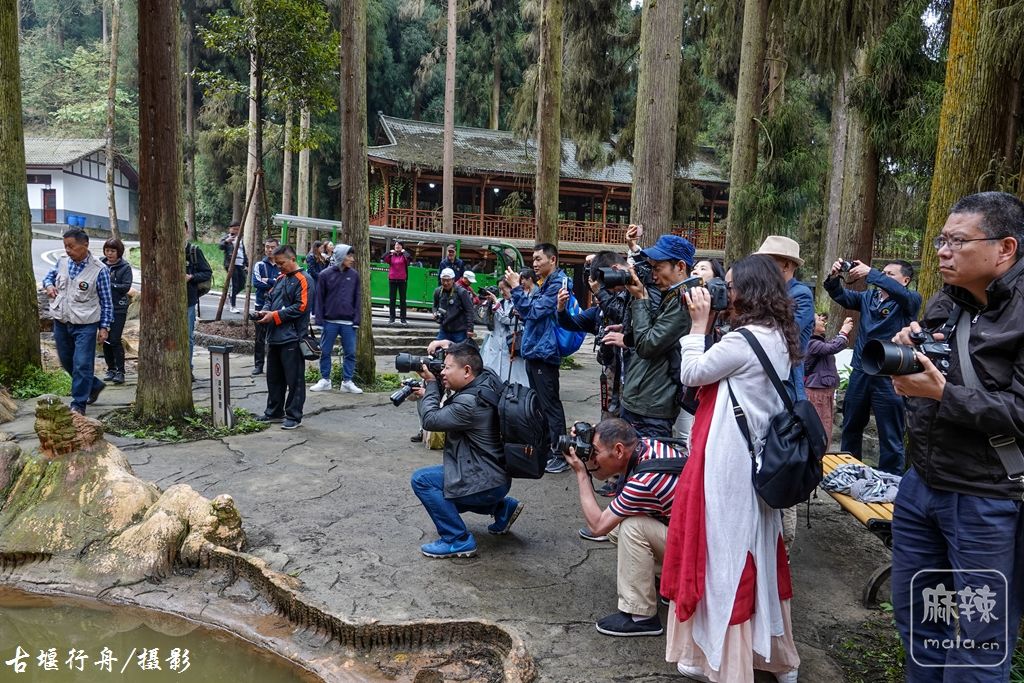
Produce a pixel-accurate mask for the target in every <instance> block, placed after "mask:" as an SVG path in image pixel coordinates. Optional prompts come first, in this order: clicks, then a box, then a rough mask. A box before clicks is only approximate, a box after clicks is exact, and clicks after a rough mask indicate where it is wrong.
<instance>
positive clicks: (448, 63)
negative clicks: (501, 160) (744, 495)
mask: <svg viewBox="0 0 1024 683" xmlns="http://www.w3.org/2000/svg"><path fill="white" fill-rule="evenodd" d="M455 27H456V0H448V44H447V45H446V46H445V61H444V154H443V157H444V158H443V159H442V173H441V175H442V180H441V212H442V214H443V215H442V219H441V229H442V230H443V231H444V233H445V234H446V235H451V234H452V233H453V232H454V228H455V226H454V223H455Z"/></svg>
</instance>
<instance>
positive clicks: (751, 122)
mask: <svg viewBox="0 0 1024 683" xmlns="http://www.w3.org/2000/svg"><path fill="white" fill-rule="evenodd" d="M767 33H768V0H744V8H743V38H742V47H741V50H740V73H739V81H738V83H737V89H736V119H735V124H734V131H733V139H732V169H731V172H730V175H729V196H730V197H732V198H734V199H735V198H736V196H737V195H738V194H740V193H741V192H742V191H743V190H744V189H745V188H746V187H747V185H749V184H750V183H751V182H752V181H753V180H754V174H755V173H756V172H757V151H758V136H757V126H758V124H757V120H756V119H757V117H758V116H759V115H760V112H761V98H762V90H763V87H762V86H763V84H764V56H765V50H766V43H767ZM734 204H736V202H734ZM738 213H739V212H738V211H734V210H732V207H730V211H729V227H728V228H727V231H726V236H725V259H726V262H727V263H732V262H733V261H736V260H739V259H741V258H743V257H744V256H746V255H747V254H749V253H751V252H752V251H754V249H756V248H757V247H758V245H757V244H755V241H756V240H757V239H758V237H759V235H752V234H751V233H750V232H749V231H748V230H747V226H746V225H744V217H743V216H742V215H737V214H738Z"/></svg>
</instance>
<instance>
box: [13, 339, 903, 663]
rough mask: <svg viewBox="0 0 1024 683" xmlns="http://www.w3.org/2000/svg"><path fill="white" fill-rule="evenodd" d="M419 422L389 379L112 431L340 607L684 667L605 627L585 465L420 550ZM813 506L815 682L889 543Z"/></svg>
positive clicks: (570, 380)
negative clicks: (496, 627)
mask: <svg viewBox="0 0 1024 683" xmlns="http://www.w3.org/2000/svg"><path fill="white" fill-rule="evenodd" d="M196 351H197V354H196V359H197V363H196V374H197V376H199V377H200V378H204V377H207V376H208V359H207V358H206V355H207V354H206V353H205V351H204V350H201V349H199V348H197V349H196ZM577 359H578V360H580V361H581V363H582V364H583V368H581V369H577V370H574V371H569V372H563V373H562V395H563V399H564V402H565V407H566V410H565V412H566V417H567V419H568V420H569V421H570V423H571V422H572V421H575V420H577V419H587V420H596V419H597V417H598V414H599V409H598V405H597V401H598V386H597V374H598V373H597V364H596V362H595V361H594V360H593V356H592V355H591V354H588V353H587V352H586V345H585V349H584V350H583V351H581V353H579V354H577ZM392 360H393V359H392V358H383V357H381V358H378V368H379V369H380V370H382V371H393V364H392ZM251 367H252V365H251V359H249V358H246V357H243V356H233V357H232V371H233V373H234V374H235V376H236V377H235V379H234V380H233V388H232V395H233V400H234V402H235V405H240V406H242V407H245V408H247V409H249V410H252V411H253V412H256V413H260V412H262V409H263V406H264V402H265V397H266V392H265V379H264V377H257V378H250V377H249V370H250V369H251ZM134 386H135V378H134V377H133V376H129V378H128V383H127V384H125V385H123V386H121V387H113V386H112V387H110V388H108V389H107V390H106V391H105V392H104V393H103V394H102V395H101V397H100V400H99V402H98V404H97V405H96V406H92V407H90V411H89V412H90V415H93V416H96V415H99V414H101V413H102V412H104V411H105V410H109V409H112V408H114V407H117V406H121V405H126V404H127V403H128V402H130V401H131V400H132V399H133V396H134ZM195 386H196V392H195V395H196V403H197V405H208V401H209V381H208V380H204V379H201V380H200V381H199V382H197V384H196V385H195ZM33 405H34V404H33V403H32V402H26V403H24V404H23V405H22V406H21V408H20V411H19V417H18V419H17V420H16V421H15V422H14V423H10V424H8V425H5V427H4V428H5V429H7V430H8V431H11V432H12V433H14V434H16V438H18V440H19V441H21V442H22V444H23V446H25V445H28V446H32V445H33V444H32V442H33V441H34V434H33V433H32V414H31V413H32V408H33ZM417 428H418V421H417V418H416V413H415V404H414V403H412V402H406V403H405V404H404V405H402V406H401V407H398V408H395V407H393V406H392V405H391V404H390V402H389V401H388V397H387V394H363V395H358V396H354V395H350V394H340V393H337V392H330V393H312V392H310V393H308V394H307V400H306V417H305V419H304V420H303V423H302V427H301V428H300V429H298V430H296V431H282V430H281V429H278V428H277V425H273V426H271V428H270V429H268V430H267V431H264V432H261V433H258V434H252V435H244V436H236V437H230V438H225V439H221V440H216V441H213V440H209V441H202V442H195V443H189V444H156V443H153V442H143V441H133V440H128V439H119V438H116V437H110V440H111V441H113V442H114V443H116V444H117V445H118V446H120V447H121V448H122V449H123V450H124V451H125V452H126V454H127V456H128V458H129V460H130V462H131V464H132V466H133V467H134V469H135V471H136V473H137V474H138V475H139V476H140V477H143V478H145V479H149V480H152V481H154V482H155V483H156V484H157V485H158V486H160V487H161V488H162V489H166V488H167V487H168V486H170V485H172V484H176V483H187V484H189V485H191V486H192V487H193V488H195V489H196V490H197V491H198V492H199V493H200V494H202V495H204V496H207V497H213V496H215V495H217V494H220V493H229V494H231V495H232V496H233V497H234V499H235V501H236V504H237V506H238V509H239V511H240V512H241V514H242V517H243V520H244V522H243V523H244V528H245V530H246V533H247V535H248V538H249V542H250V547H249V548H248V550H249V552H252V553H253V554H255V555H258V556H260V557H262V558H264V559H265V560H267V561H268V562H270V563H271V564H272V566H273V567H274V568H276V569H279V570H281V571H284V572H286V573H290V574H292V575H294V576H297V577H298V578H299V579H300V580H301V581H303V582H304V590H305V591H306V592H307V593H308V594H309V595H310V596H311V597H312V598H313V599H315V600H316V601H318V602H320V603H322V604H325V605H326V606H327V607H328V608H329V609H331V610H332V611H333V612H334V613H335V614H336V615H338V616H340V617H342V618H345V619H351V620H361V621H362V620H381V621H390V620H410V619H417V618H458V619H474V618H482V619H488V620H491V621H494V622H497V623H499V624H501V625H503V626H504V627H506V628H508V629H510V630H512V631H515V632H516V633H518V634H519V635H520V636H522V637H523V639H524V640H525V642H526V646H527V648H528V650H529V652H530V653H531V654H532V655H533V656H534V657H535V658H536V660H537V662H538V670H539V674H540V680H546V681H581V682H582V681H588V682H589V681H627V680H628V681H663V680H664V681H667V680H683V679H682V678H681V677H680V676H679V675H678V674H677V673H676V672H675V668H674V667H673V666H672V665H670V664H667V663H666V662H665V661H664V645H665V641H664V638H663V637H659V638H612V637H608V636H604V635H601V634H599V633H598V632H597V631H596V630H595V628H594V621H595V620H596V619H598V618H600V617H602V616H604V615H606V614H608V613H610V612H611V611H613V610H614V609H615V604H616V599H615V549H614V547H613V546H611V545H609V544H598V543H592V542H588V541H584V540H582V539H580V538H579V537H578V536H577V533H576V530H577V529H578V528H579V527H580V526H581V523H582V521H581V520H582V517H581V514H580V512H579V505H578V499H577V490H576V485H575V481H574V480H573V477H572V474H571V473H564V474H556V475H550V474H549V475H546V476H545V477H544V478H543V479H541V480H538V481H521V480H517V481H516V482H515V483H514V484H513V488H512V495H514V496H516V497H517V498H519V499H520V500H522V501H524V502H525V504H526V507H525V510H524V512H523V514H522V515H521V516H520V518H519V520H518V521H517V522H516V524H515V526H514V528H513V531H512V533H511V534H510V535H508V536H501V537H496V536H491V535H489V534H488V533H487V532H486V529H485V527H486V525H487V524H488V523H489V522H490V521H491V520H490V519H487V518H483V517H479V516H475V515H468V516H467V518H468V524H469V526H470V529H471V530H472V531H473V533H474V535H475V536H476V538H477V542H478V544H479V555H478V556H477V557H475V558H471V559H459V560H431V559H427V558H425V557H423V556H422V555H421V554H420V552H419V545H420V544H421V543H424V542H426V541H431V540H434V538H436V535H435V532H434V529H433V526H432V524H431V523H430V520H429V518H428V517H427V515H426V513H425V512H424V511H423V509H422V507H421V505H420V503H419V501H418V500H417V499H416V497H415V495H413V493H412V491H411V490H410V487H409V477H410V475H411V474H412V472H413V471H414V470H415V469H416V468H418V467H421V466H424V465H430V464H436V463H438V462H440V452H436V451H429V450H427V449H425V448H424V447H423V446H422V445H420V444H411V443H410V442H409V436H410V435H412V434H413V433H414V432H415V431H416V430H417ZM809 515H810V520H811V521H812V523H813V527H812V528H810V529H807V528H806V524H801V525H800V529H799V532H798V541H797V545H796V548H795V552H794V555H793V558H792V566H793V579H794V590H795V598H794V601H793V619H794V631H795V635H796V639H797V642H798V646H799V650H800V654H801V657H802V658H803V665H802V667H801V680H803V681H826V680H841V678H842V674H841V672H840V671H839V669H838V668H837V667H836V666H835V665H834V663H832V661H831V660H830V659H829V657H828V655H827V652H826V650H827V648H828V646H829V643H830V641H831V639H832V638H833V634H834V630H835V629H837V628H843V627H846V628H850V627H852V625H853V624H855V623H858V622H860V621H862V620H863V619H864V618H866V616H867V615H868V614H869V613H868V612H867V611H865V610H864V609H862V608H861V607H860V605H859V596H860V590H861V586H862V582H863V580H864V579H865V578H866V577H867V575H868V574H869V573H870V572H871V570H872V569H873V568H874V567H875V566H876V565H877V564H880V563H881V562H882V561H884V560H885V559H886V557H887V556H886V554H885V551H884V550H883V549H882V546H881V544H880V543H878V542H876V541H875V540H874V538H873V537H871V536H870V534H868V533H867V532H866V531H864V530H863V529H862V528H861V527H860V525H859V524H857V523H856V522H854V521H853V520H852V519H851V518H849V517H846V516H845V515H844V514H842V513H841V512H839V511H838V508H837V506H836V505H835V504H834V503H833V502H832V500H831V499H830V498H828V497H827V496H825V497H824V500H814V501H812V504H811V506H810V513H809ZM800 519H801V522H803V521H804V511H803V510H802V509H801V514H800ZM666 612H667V609H666V608H662V611H661V616H662V620H663V621H664V619H665V617H666ZM758 680H759V681H761V680H768V681H770V680H772V678H771V677H770V676H767V677H763V678H762V677H759V678H758Z"/></svg>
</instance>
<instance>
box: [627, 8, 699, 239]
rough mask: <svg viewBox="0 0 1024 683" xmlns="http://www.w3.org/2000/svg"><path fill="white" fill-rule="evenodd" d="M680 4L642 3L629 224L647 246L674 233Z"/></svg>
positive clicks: (680, 36) (680, 24)
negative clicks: (637, 229) (641, 227)
mask: <svg viewBox="0 0 1024 683" xmlns="http://www.w3.org/2000/svg"><path fill="white" fill-rule="evenodd" d="M681 5H682V3H681V2H679V0H655V2H645V3H644V7H643V17H642V19H641V27H640V65H639V69H638V73H637V88H636V117H635V118H636V128H635V132H634V144H633V194H632V197H633V199H632V202H631V205H630V211H629V222H630V223H640V224H642V225H644V226H645V235H646V237H645V239H647V240H649V241H651V242H653V241H654V240H656V239H657V238H658V237H659V236H661V235H665V234H668V233H669V232H671V229H672V199H673V194H674V193H673V181H674V179H675V169H676V127H677V122H678V118H679V63H680V61H681V58H682V53H681V51H680V46H681V45H682V42H683V41H682V31H683V8H682V6H681ZM693 106H696V103H694V105H693Z"/></svg>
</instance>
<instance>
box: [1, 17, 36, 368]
mask: <svg viewBox="0 0 1024 683" xmlns="http://www.w3.org/2000/svg"><path fill="white" fill-rule="evenodd" d="M17 1H18V0H0V122H2V124H0V158H3V160H4V163H2V164H0V225H2V226H4V228H3V230H0V289H2V290H3V291H4V296H3V297H2V300H0V325H2V326H3V329H4V334H3V335H0V382H3V383H4V384H9V383H10V382H11V381H12V380H15V379H17V378H19V377H20V376H22V375H23V374H24V373H25V371H26V370H28V368H29V367H31V366H35V367H39V364H40V360H39V309H38V304H37V301H36V284H35V276H34V275H33V274H32V214H31V212H30V211H29V208H28V195H27V193H26V192H25V137H24V131H23V129H22V123H21V76H20V73H19V62H18V22H17V15H16V12H15V9H16V8H15V4H16V2H17Z"/></svg>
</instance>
